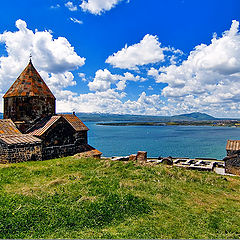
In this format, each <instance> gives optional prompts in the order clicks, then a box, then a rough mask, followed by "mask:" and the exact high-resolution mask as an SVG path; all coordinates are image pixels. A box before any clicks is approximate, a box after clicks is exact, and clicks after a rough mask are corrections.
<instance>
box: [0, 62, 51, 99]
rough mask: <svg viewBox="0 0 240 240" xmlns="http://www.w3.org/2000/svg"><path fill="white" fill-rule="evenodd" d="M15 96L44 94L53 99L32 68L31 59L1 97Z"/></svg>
mask: <svg viewBox="0 0 240 240" xmlns="http://www.w3.org/2000/svg"><path fill="white" fill-rule="evenodd" d="M17 96H44V97H50V98H54V99H55V97H54V95H53V94H52V92H51V91H50V89H49V88H48V86H47V85H46V83H45V82H44V81H43V79H42V78H41V76H40V75H39V73H38V72H37V70H36V69H35V68H34V66H33V64H32V61H31V60H30V62H29V64H28V65H27V67H26V68H25V69H24V70H23V72H22V73H21V74H20V76H19V77H18V78H17V80H16V81H15V82H14V83H13V85H12V86H11V87H10V88H9V89H8V91H7V92H6V93H5V95H4V96H3V97H4V98H6V97H17Z"/></svg>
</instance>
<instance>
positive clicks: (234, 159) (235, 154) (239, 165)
mask: <svg viewBox="0 0 240 240" xmlns="http://www.w3.org/2000/svg"><path fill="white" fill-rule="evenodd" d="M226 151H227V156H226V157H225V158H224V159H223V160H224V162H225V172H226V173H231V174H235V175H240V140H228V141H227V145H226Z"/></svg>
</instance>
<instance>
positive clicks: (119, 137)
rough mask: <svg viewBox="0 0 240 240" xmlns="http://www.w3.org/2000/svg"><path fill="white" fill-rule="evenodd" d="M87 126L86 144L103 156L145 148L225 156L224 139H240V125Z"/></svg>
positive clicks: (168, 153) (155, 154)
mask: <svg viewBox="0 0 240 240" xmlns="http://www.w3.org/2000/svg"><path fill="white" fill-rule="evenodd" d="M85 124H86V125H87V126H88V127H89V128H90V131H89V132H88V136H89V137H88V139H89V144H90V145H92V146H94V147H95V148H97V149H98V150H100V151H101V152H103V156H107V157H110V156H124V155H129V154H132V153H137V151H147V152H148V156H149V157H158V156H172V157H189V158H195V157H210V158H217V159H222V158H224V157H225V156H226V150H225V147H226V143H227V139H233V140H235V139H240V128H231V127H211V126H101V125H96V123H95V122H85Z"/></svg>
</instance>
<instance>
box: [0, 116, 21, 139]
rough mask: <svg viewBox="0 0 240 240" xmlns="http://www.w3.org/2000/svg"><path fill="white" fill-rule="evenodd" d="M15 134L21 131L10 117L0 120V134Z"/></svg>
mask: <svg viewBox="0 0 240 240" xmlns="http://www.w3.org/2000/svg"><path fill="white" fill-rule="evenodd" d="M11 134H13V135H17V134H21V132H20V131H19V130H18V129H17V127H16V125H15V124H14V123H13V121H12V120H11V119H1V120H0V135H11Z"/></svg>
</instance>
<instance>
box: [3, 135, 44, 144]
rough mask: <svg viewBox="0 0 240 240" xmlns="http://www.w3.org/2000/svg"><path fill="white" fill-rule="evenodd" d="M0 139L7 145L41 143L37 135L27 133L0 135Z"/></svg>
mask: <svg viewBox="0 0 240 240" xmlns="http://www.w3.org/2000/svg"><path fill="white" fill-rule="evenodd" d="M0 140H1V141H2V142H4V143H6V144H7V145H13V144H25V143H30V144H31V143H41V140H40V139H39V138H37V137H34V136H31V135H28V134H18V135H0Z"/></svg>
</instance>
